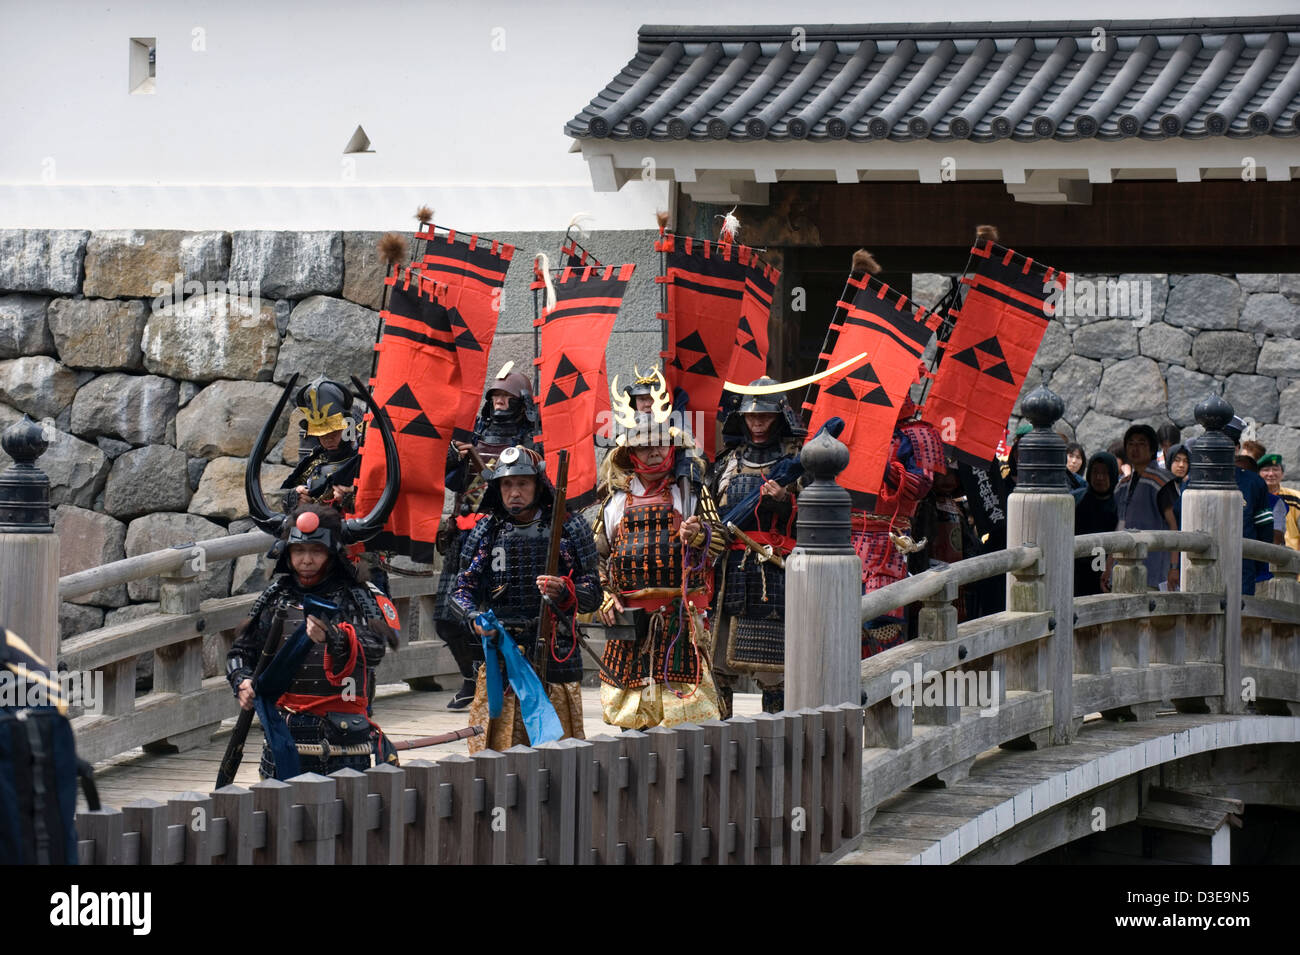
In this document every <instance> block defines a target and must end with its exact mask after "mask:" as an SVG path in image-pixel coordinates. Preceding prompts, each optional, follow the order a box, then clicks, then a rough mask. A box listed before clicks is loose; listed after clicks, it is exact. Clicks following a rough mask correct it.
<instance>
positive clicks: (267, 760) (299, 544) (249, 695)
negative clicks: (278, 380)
mask: <svg viewBox="0 0 1300 955" xmlns="http://www.w3.org/2000/svg"><path fill="white" fill-rule="evenodd" d="M295 380H296V376H295ZM295 380H291V381H290V382H289V384H288V385H287V386H286V387H285V390H284V394H283V395H282V396H281V397H280V401H279V402H278V404H277V405H276V407H275V410H274V411H273V412H272V413H271V416H270V417H269V418H268V419H267V421H266V423H265V424H264V425H263V426H262V431H261V433H260V434H259V435H258V437H257V441H256V442H255V444H254V446H253V451H252V453H251V454H250V456H249V459H248V466H247V469H246V470H245V472H244V492H245V496H246V498H247V501H248V511H249V515H250V516H251V517H252V518H253V521H254V522H255V523H256V524H257V525H258V527H260V528H261V529H262V530H264V531H266V532H267V533H269V534H274V535H275V536H276V537H277V543H276V546H275V547H274V548H273V549H272V551H271V554H270V555H268V556H269V557H271V558H272V559H273V560H275V573H276V574H277V575H278V576H277V577H276V578H275V579H274V580H273V581H272V582H271V585H270V586H269V587H268V588H267V589H266V590H265V591H263V592H262V594H261V596H259V597H258V599H257V600H256V601H255V602H254V604H253V607H252V610H251V611H250V613H249V617H248V619H247V620H246V621H245V622H244V624H243V625H242V626H241V628H240V633H239V636H238V637H237V638H236V640H235V643H234V645H233V646H232V647H231V649H230V652H229V653H228V654H227V656H226V677H227V679H228V680H229V681H230V686H231V689H232V690H233V691H234V693H235V695H236V697H238V699H239V704H240V706H241V707H243V708H244V709H250V708H256V709H257V710H258V716H259V719H260V720H261V723H262V727H263V729H264V731H265V733H266V745H265V747H264V749H263V752H262V764H261V773H262V775H263V777H275V778H277V779H287V778H289V777H291V776H294V775H297V774H298V773H300V772H316V773H322V774H325V773H331V772H333V771H334V770H336V769H343V768H344V767H352V768H358V769H365V768H366V767H368V766H369V765H370V758H371V755H372V754H373V753H375V752H379V751H380V747H381V746H382V745H383V743H384V741H383V738H382V734H380V733H379V731H378V728H377V727H376V726H374V724H373V723H371V722H370V720H369V717H368V712H369V707H370V701H371V700H372V699H373V697H374V685H375V677H374V672H375V667H376V666H377V665H378V664H379V661H380V660H381V659H382V658H383V655H384V644H385V641H387V642H388V643H390V644H395V643H396V638H395V636H394V634H393V627H394V626H396V624H397V611H396V609H395V608H394V607H393V605H392V602H391V601H389V600H388V598H387V597H385V596H384V595H383V593H382V592H380V591H379V589H378V588H376V587H375V586H374V585H373V584H371V583H368V582H366V581H364V579H363V578H364V575H365V568H364V567H363V568H360V569H358V568H357V567H356V566H355V565H354V564H353V563H352V562H351V561H350V560H348V559H347V548H348V546H349V545H353V544H358V543H361V542H364V541H366V540H369V539H370V538H371V537H373V536H374V535H375V534H377V533H378V532H379V531H380V529H381V528H382V527H383V526H384V522H385V521H386V520H387V519H388V515H389V514H390V513H391V512H392V509H393V505H394V504H395V503H396V502H397V495H398V492H399V491H400V489H401V479H402V478H401V461H400V459H399V458H398V453H397V444H396V442H395V440H394V439H393V432H392V427H391V425H390V424H389V421H388V416H387V415H386V414H385V413H384V412H383V410H382V409H380V408H378V407H375V408H374V423H375V424H376V425H378V431H379V437H380V439H381V440H382V441H383V446H384V463H385V469H386V470H385V473H386V483H385V485H384V488H383V491H382V492H381V493H380V495H379V500H378V501H377V502H376V503H375V506H374V509H373V510H372V511H371V512H370V513H369V514H367V515H366V516H365V517H363V518H350V519H344V518H343V517H342V516H341V515H340V514H339V512H338V510H337V509H336V508H334V507H327V506H324V505H320V504H306V505H303V506H300V507H299V508H298V509H297V510H296V511H295V512H294V513H292V514H290V515H284V514H277V513H274V512H272V510H271V508H270V507H269V506H268V505H267V502H266V498H265V496H264V495H263V493H262V486H261V482H260V481H259V479H258V476H259V472H260V469H261V461H262V457H263V456H264V454H265V451H266V446H267V444H268V442H269V441H270V436H271V433H272V431H273V430H274V428H275V424H276V422H277V421H278V420H279V418H280V415H281V413H282V412H283V411H284V407H285V404H286V403H287V402H288V399H289V395H290V393H291V391H292V388H293V385H294V384H295ZM353 383H354V385H355V386H356V389H357V394H358V395H361V396H362V400H368V399H366V398H365V397H364V396H365V392H364V390H363V389H362V386H361V384H360V382H357V381H356V380H355V379H354V381H353ZM263 654H266V657H267V659H266V661H262V662H264V664H265V670H264V671H263V672H261V673H260V674H259V673H258V670H259V661H261V659H262V656H263ZM384 758H388V757H387V756H385V757H384Z"/></svg>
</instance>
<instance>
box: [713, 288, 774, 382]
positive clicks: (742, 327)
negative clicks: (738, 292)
mask: <svg viewBox="0 0 1300 955" xmlns="http://www.w3.org/2000/svg"><path fill="white" fill-rule="evenodd" d="M780 277H781V273H780V272H778V271H777V270H776V269H774V268H772V267H771V266H770V265H758V264H757V263H756V265H755V267H754V268H751V269H750V270H749V272H748V273H747V274H746V275H745V293H744V295H743V296H742V297H741V299H740V321H739V322H738V323H737V324H736V341H735V344H734V345H733V347H732V352H731V364H730V366H729V367H728V368H727V376H726V378H727V381H730V382H732V383H733V384H737V385H747V384H749V383H750V382H751V381H753V380H754V379H756V378H762V377H763V376H764V375H766V374H767V347H768V339H767V322H768V319H769V318H770V317H771V315H772V295H773V293H775V292H776V281H777V279H778V278H780Z"/></svg>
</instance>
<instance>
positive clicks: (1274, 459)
mask: <svg viewBox="0 0 1300 955" xmlns="http://www.w3.org/2000/svg"><path fill="white" fill-rule="evenodd" d="M1270 464H1276V465H1277V466H1278V467H1282V455H1280V454H1276V453H1274V454H1266V455H1264V456H1263V457H1261V458H1260V459H1259V466H1260V467H1261V468H1266V467H1268V466H1269V465H1270Z"/></svg>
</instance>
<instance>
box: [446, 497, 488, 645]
mask: <svg viewBox="0 0 1300 955" xmlns="http://www.w3.org/2000/svg"><path fill="white" fill-rule="evenodd" d="M492 523H493V521H492V519H491V518H488V519H487V520H483V521H479V522H478V524H477V525H475V527H474V530H473V531H472V532H470V535H469V538H468V539H467V540H466V541H465V546H464V548H463V549H462V550H461V552H460V573H459V574H457V575H456V584H455V586H454V587H453V588H452V591H451V593H450V594H449V595H448V596H447V607H448V609H449V610H450V611H451V612H452V613H453V614H455V615H456V616H457V617H458V618H460V619H461V620H470V619H471V618H473V617H474V615H475V614H477V613H478V612H479V609H480V607H479V594H481V593H482V591H483V582H484V575H485V574H486V573H487V572H488V571H489V569H490V565H489V560H490V556H491V555H490V553H489V552H490V550H491V542H492V541H491V538H492V535H491V534H489V533H488V527H489V525H491V524H492Z"/></svg>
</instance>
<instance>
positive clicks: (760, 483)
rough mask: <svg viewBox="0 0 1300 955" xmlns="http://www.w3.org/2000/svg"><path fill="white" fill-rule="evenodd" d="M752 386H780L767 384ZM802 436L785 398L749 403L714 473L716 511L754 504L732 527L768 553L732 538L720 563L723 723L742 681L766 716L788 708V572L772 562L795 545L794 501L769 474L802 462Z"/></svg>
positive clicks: (717, 661) (726, 429) (792, 492)
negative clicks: (758, 690)
mask: <svg viewBox="0 0 1300 955" xmlns="http://www.w3.org/2000/svg"><path fill="white" fill-rule="evenodd" d="M750 384H751V385H769V386H770V385H775V384H776V382H775V381H773V380H772V379H771V378H767V377H763V378H759V379H757V380H756V381H753V382H750ZM802 432H803V428H802V426H801V423H800V422H799V420H798V419H797V418H796V417H795V414H794V411H793V409H791V407H790V403H789V401H787V400H786V397H785V395H783V394H773V395H744V396H741V401H740V403H739V405H738V407H737V408H736V410H735V411H733V412H732V413H731V414H730V415H728V416H727V419H726V420H725V421H724V423H723V426H722V434H723V439H724V441H725V442H726V444H727V445H728V446H729V450H727V451H725V452H723V454H722V456H721V457H719V459H718V461H717V463H716V464H715V465H714V480H713V489H714V495H715V497H716V499H717V501H718V509H719V510H720V511H721V512H722V513H723V514H728V513H729V512H730V511H731V510H732V509H733V508H735V507H736V506H737V505H739V504H741V502H744V501H746V500H747V499H750V498H756V500H755V501H754V504H753V506H752V509H748V512H747V513H746V514H745V515H743V517H741V518H740V519H738V520H735V521H734V523H735V524H736V526H737V527H738V528H740V530H742V531H743V532H745V535H746V536H747V537H749V539H750V540H751V541H753V543H754V544H756V545H758V546H759V547H761V548H764V549H765V550H763V551H756V550H755V549H754V547H753V546H751V544H750V543H748V542H746V541H745V540H744V539H743V538H741V537H740V536H739V535H735V536H734V537H733V539H732V540H731V543H730V549H729V550H728V551H727V553H726V555H725V557H724V558H723V564H722V566H723V577H722V580H723V582H722V585H721V587H720V592H721V600H720V602H719V611H720V612H719V613H718V617H717V641H716V643H717V647H716V652H715V656H714V673H715V674H716V676H717V680H718V693H719V696H720V697H721V701H722V709H723V712H724V714H725V715H730V711H731V696H732V692H733V690H734V689H735V684H736V681H737V679H738V677H740V676H744V675H750V676H753V677H754V678H755V679H756V680H757V681H758V683H759V685H760V686H762V688H763V709H764V710H765V711H766V712H768V713H777V712H780V710H781V709H782V708H783V707H784V704H785V683H784V678H785V570H784V569H783V568H782V567H780V566H778V565H777V563H776V562H775V561H773V560H771V559H770V558H769V551H767V550H766V548H770V554H773V555H775V556H776V557H778V558H780V559H781V560H784V559H785V557H786V555H787V554H789V553H790V551H791V550H793V549H794V545H795V537H794V534H795V526H794V522H795V496H796V494H797V493H798V489H799V488H798V481H795V482H794V483H793V484H791V485H790V486H788V487H784V486H782V485H780V484H778V483H777V482H776V481H773V480H770V479H769V478H768V476H767V475H768V474H769V473H770V472H771V470H772V468H773V467H775V466H776V465H777V464H779V463H780V462H783V461H784V462H787V464H788V463H789V462H791V461H793V459H795V458H797V457H798V455H799V450H800V447H801V443H800V435H801V434H802Z"/></svg>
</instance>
